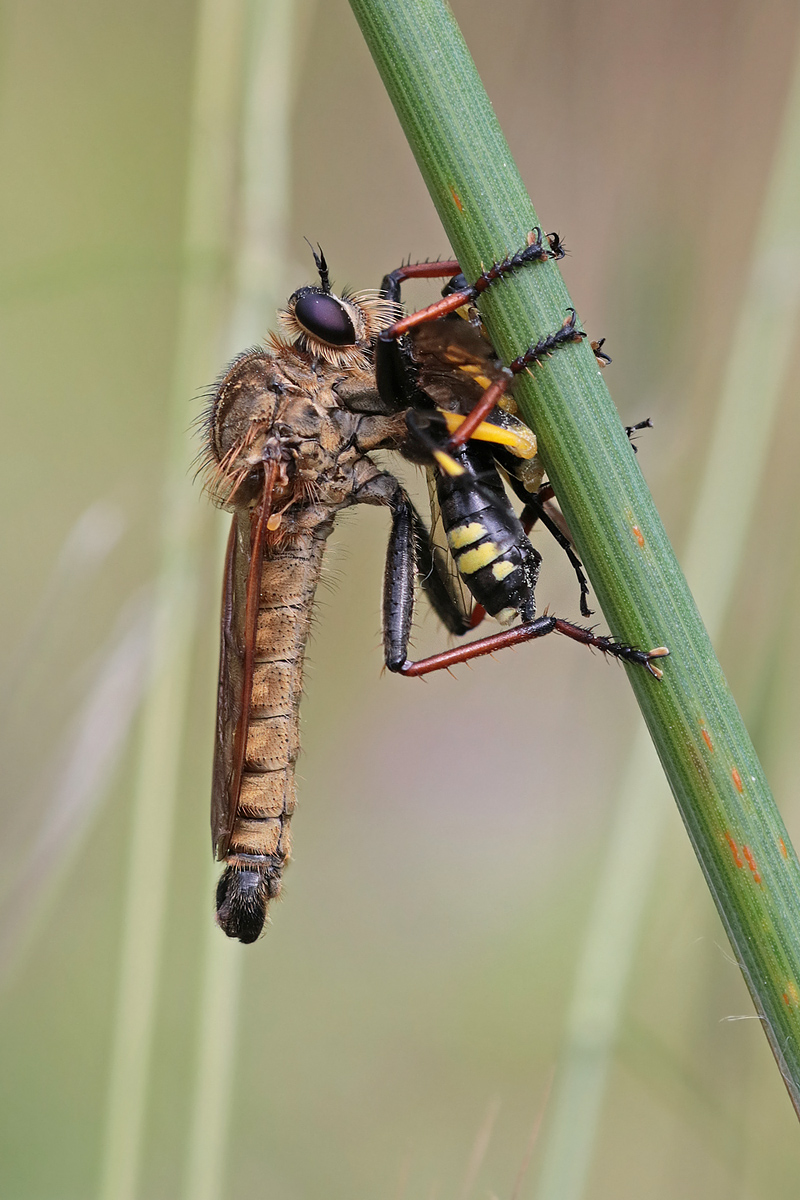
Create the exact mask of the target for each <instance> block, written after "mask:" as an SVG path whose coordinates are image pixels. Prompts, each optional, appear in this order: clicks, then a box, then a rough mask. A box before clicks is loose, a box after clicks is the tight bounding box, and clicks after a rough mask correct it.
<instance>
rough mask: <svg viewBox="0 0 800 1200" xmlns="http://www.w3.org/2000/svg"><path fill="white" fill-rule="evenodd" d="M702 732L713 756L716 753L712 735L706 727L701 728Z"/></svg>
mask: <svg viewBox="0 0 800 1200" xmlns="http://www.w3.org/2000/svg"><path fill="white" fill-rule="evenodd" d="M700 732H701V733H702V735H703V741H704V742H705V744H706V745H707V746H708V748H709V750H710V751H711V753H712V754H713V753H714V743H713V742H712V740H711V734H710V733H709V732H708V730H707V729H706V727H705V725H701V726H700Z"/></svg>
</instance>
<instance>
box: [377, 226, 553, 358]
mask: <svg viewBox="0 0 800 1200" xmlns="http://www.w3.org/2000/svg"><path fill="white" fill-rule="evenodd" d="M564 253H565V251H564V247H563V246H562V244H561V240H560V238H559V237H558V235H557V234H554V233H550V234H548V235H547V237H546V238H544V237H542V231H541V229H538V228H537V229H534V230H532V231H531V233H530V234H529V235H528V242H527V244H526V245H525V246H523V247H522V249H521V250H518V251H517V252H516V254H507V255H506V257H505V258H504V259H502V260H501V261H500V262H496V263H493V264H492V266H491V267H489V268H488V270H486V271H482V272H481V274H480V275H479V276H478V278H477V279H476V280H475V282H474V283H472V284H469V283H467V281H466V279H464V286H463V287H459V288H457V289H456V290H453V291H452V292H450V293H449V295H447V296H444V297H442V299H441V300H437V301H436V303H435V304H430V305H428V306H427V308H421V309H420V310H419V311H418V312H415V313H410V314H409V315H408V316H407V317H403V318H402V319H401V320H400V321H397V322H396V324H394V325H390V326H389V328H388V329H385V330H384V331H383V332H382V333H381V335H380V336H381V339H392V338H399V337H402V336H403V334H404V333H408V331H409V329H413V328H414V327H415V326H416V325H422V324H424V323H425V322H426V321H436V320H438V318H439V317H446V316H447V314H448V313H451V312H455V311H456V309H458V308H462V307H463V306H464V305H465V304H471V303H473V302H474V301H475V300H477V299H478V297H479V296H482V295H483V293H484V292H485V291H486V289H487V288H488V287H491V285H492V284H493V283H495V282H496V281H497V280H498V279H502V278H503V277H504V276H505V275H511V274H512V273H513V272H514V271H518V270H519V268H520V267H524V266H525V265H527V264H528V263H532V262H547V261H548V260H549V259H552V258H563V257H564ZM460 271H461V267H460V266H459V264H458V263H457V262H455V261H442V262H435V263H409V264H408V265H407V266H405V267H399V268H398V269H397V270H396V271H392V272H391V274H390V275H386V276H384V279H383V283H382V285H381V290H382V291H384V292H385V294H386V297H387V299H389V300H395V301H399V300H400V285H401V283H402V282H403V281H404V280H406V279H448V278H450V276H453V275H458V274H459V272H460ZM461 278H463V276H462V277H461ZM459 283H460V279H459Z"/></svg>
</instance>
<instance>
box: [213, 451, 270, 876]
mask: <svg viewBox="0 0 800 1200" xmlns="http://www.w3.org/2000/svg"><path fill="white" fill-rule="evenodd" d="M275 474H276V468H275V466H274V465H272V466H271V468H270V470H269V472H268V474H267V478H266V481H265V485H264V493H263V497H262V501H261V505H260V508H259V511H258V518H257V520H256V519H254V515H251V512H250V510H249V509H237V510H236V512H235V514H234V517H233V524H232V526H231V532H230V536H229V538H228V549H227V552H226V555H225V581H224V584H223V589H222V625H221V630H220V655H219V685H218V689H217V737H216V744H215V747H214V771H213V782H212V790H211V836H212V840H213V845H214V853H215V854H216V856H217V858H218V859H222V858H224V857H225V855H226V854H227V852H228V846H229V845H230V840H231V835H232V833H233V825H234V821H235V819H236V809H237V806H238V803H239V792H240V790H241V786H242V772H243V770H244V757H245V747H246V744H247V721H248V714H249V710H250V697H251V695H252V691H253V662H254V654H255V642H256V630H257V627H258V609H259V601H260V595H261V566H262V563H263V561H264V546H265V542H266V533H267V522H268V520H269V516H270V512H271V509H272V489H273V486H274V482H275Z"/></svg>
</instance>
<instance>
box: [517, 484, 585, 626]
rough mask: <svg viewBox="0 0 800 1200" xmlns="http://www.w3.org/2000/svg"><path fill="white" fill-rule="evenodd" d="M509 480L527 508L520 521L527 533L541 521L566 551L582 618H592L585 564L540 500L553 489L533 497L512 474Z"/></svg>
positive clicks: (535, 494) (546, 486)
mask: <svg viewBox="0 0 800 1200" xmlns="http://www.w3.org/2000/svg"><path fill="white" fill-rule="evenodd" d="M507 479H508V482H509V483H510V485H511V487H512V488H513V490H514V492H515V494H516V495H517V496H518V497H519V499H520V500H522V502H523V504H524V505H525V507H524V508H523V510H522V513H521V514H520V520H521V521H522V528H523V529H524V530H525V532H526V533H530V531H531V530H532V529H533V527H534V525H535V524H536V522H537V521H541V522H542V524H543V525H544V527H545V529H546V530H547V532H548V533H549V534H550V535H551V536H552V537H554V538H555V540H556V541H557V542H558V544H559V546H560V547H561V549H562V550H563V551H564V553H565V554H566V556H567V558H568V559H569V561H570V563H571V565H572V569H573V571H574V572H575V576H576V578H577V580H578V587H579V588H580V590H581V599H580V609H581V616H582V617H590V616H591V615H592V609H591V608H589V603H588V596H589V581H588V580H587V578H586V575H585V574H584V570H583V563H582V562H581V560H580V559H579V558H578V556H577V554H576V553H575V551H574V550H573V548H572V542H571V541H570V539H569V538H568V537H567V535H566V534H565V533H564V531H563V530H562V529H560V528H559V526H558V524H557V523H556V521H554V520H553V518H552V517H551V516H550V514H549V512H548V511H547V509H546V508H545V506H544V502H543V500H542V499H540V496H541V493H542V492H543V491H544V489H545V488H547V489H548V490H549V494H550V495H552V488H551V487H550V485H549V484H545V485H544V486H543V487H542V488H540V490H539V491H538V492H535V493H534V494H533V495H531V493H530V492H526V491H525V488H524V487H523V486H522V484H521V482H520V481H519V480H518V479H516V478H515V477H514V476H513V475H511V474H510V473H509V474H507ZM546 498H549V496H546Z"/></svg>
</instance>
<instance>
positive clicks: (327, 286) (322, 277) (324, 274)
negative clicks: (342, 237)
mask: <svg viewBox="0 0 800 1200" xmlns="http://www.w3.org/2000/svg"><path fill="white" fill-rule="evenodd" d="M306 241H307V242H308V245H309V246H310V247H311V253H312V254H313V255H314V262H315V263H316V265H317V270H318V271H319V282H320V286H321V288H322V290H323V292H324V293H325V295H326V296H329V295H330V291H331V278H330V275H329V274H328V264H327V262H326V261H325V254H324V252H323V249H322V246H320V244H319V242H317V250H319V254H317V250H315V249H314V247H313V246H312V245H311V242H309V241H308V238H306Z"/></svg>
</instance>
